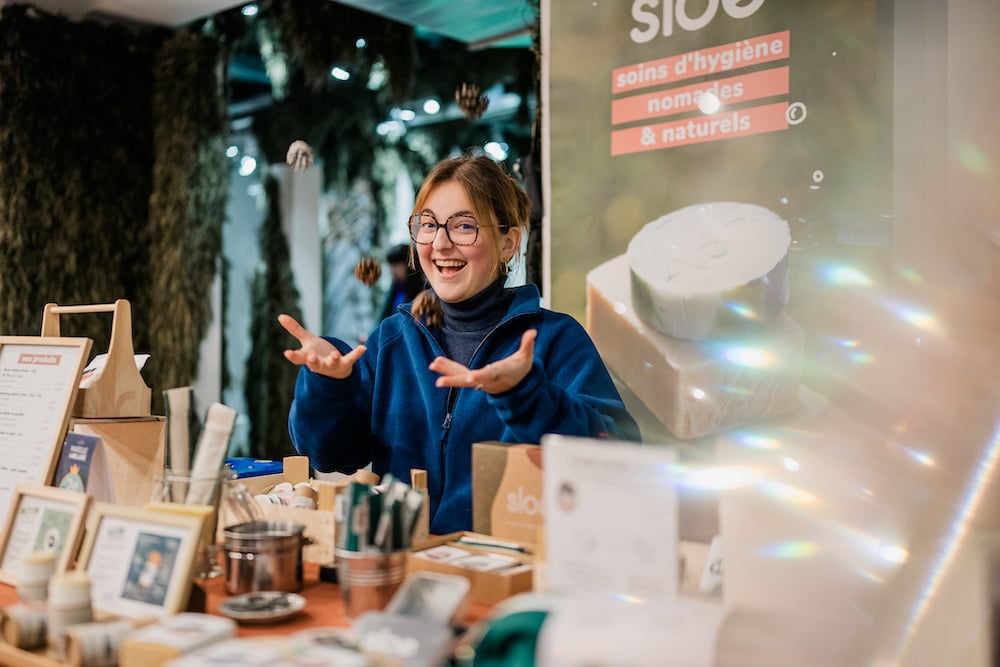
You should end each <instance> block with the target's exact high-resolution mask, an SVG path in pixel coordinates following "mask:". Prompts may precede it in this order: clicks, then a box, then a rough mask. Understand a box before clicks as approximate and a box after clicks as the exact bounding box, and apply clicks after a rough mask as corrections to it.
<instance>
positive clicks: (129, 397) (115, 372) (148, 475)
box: [42, 299, 166, 506]
mask: <svg viewBox="0 0 1000 667" xmlns="http://www.w3.org/2000/svg"><path fill="white" fill-rule="evenodd" d="M77 313H113V314H114V315H113V319H112V322H111V342H110V344H109V346H108V358H107V363H106V364H105V366H104V369H103V370H102V371H101V372H100V374H99V375H97V376H95V377H94V378H93V380H92V382H91V384H90V386H89V387H87V388H81V389H80V390H79V392H78V393H77V397H76V403H75V404H74V406H73V410H72V412H71V414H72V418H71V419H70V424H69V430H71V431H78V432H80V433H86V434H89V435H96V436H100V438H101V441H102V443H103V447H104V451H105V453H106V455H107V456H106V459H107V461H108V468H109V472H110V475H111V480H110V481H111V487H112V489H113V490H114V501H115V503H117V504H120V505H131V506H138V505H143V504H145V503H147V502H149V500H150V498H151V496H152V493H153V490H154V488H155V485H156V477H157V475H161V474H163V467H164V439H165V433H164V431H165V426H166V418H164V417H158V416H153V415H151V414H150V407H151V392H150V389H149V387H148V386H147V385H146V383H145V381H143V379H142V375H141V374H140V373H139V368H138V367H137V366H136V363H135V350H134V348H133V346H132V306H131V304H130V303H129V302H128V301H127V300H125V299H118V300H117V301H115V302H114V303H107V304H94V305H82V306H59V305H56V304H54V303H48V304H46V305H45V310H44V313H43V315H42V336H59V316H60V315H62V314H77Z"/></svg>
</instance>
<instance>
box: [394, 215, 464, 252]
mask: <svg viewBox="0 0 1000 667" xmlns="http://www.w3.org/2000/svg"><path fill="white" fill-rule="evenodd" d="M409 224H410V238H411V239H413V242H414V243H419V244H421V245H429V244H431V243H434V239H435V238H437V232H438V229H444V233H445V235H446V236H447V237H448V240H449V241H451V242H452V243H453V244H454V245H472V244H473V243H475V242H476V239H477V238H479V223H478V222H476V219H475V218H473V217H472V216H471V215H468V214H467V213H456V214H455V215H453V216H451V217H450V218H448V219H447V220H445V221H444V222H438V221H437V218H435V217H434V216H433V215H431V214H430V213H420V214H418V215H411V216H410V221H409Z"/></svg>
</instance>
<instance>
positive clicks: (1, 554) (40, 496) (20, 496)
mask: <svg viewBox="0 0 1000 667" xmlns="http://www.w3.org/2000/svg"><path fill="white" fill-rule="evenodd" d="M89 505H90V496H88V495H87V494H86V493H77V492H75V491H67V490H66V489H57V488H54V487H51V486H44V485H41V484H18V485H17V487H16V488H15V489H14V496H13V498H12V499H11V502H10V507H9V509H8V510H7V519H6V521H4V524H3V532H0V581H2V582H4V583H7V584H12V585H13V584H16V583H17V566H18V563H19V562H20V559H21V557H22V556H25V555H27V554H29V553H32V552H34V551H52V552H54V553H55V556H56V572H65V571H66V570H68V569H70V566H71V565H72V564H73V561H74V560H75V558H76V554H77V550H78V549H79V548H80V541H81V539H82V538H83V524H84V520H85V518H86V516H87V508H88V507H89Z"/></svg>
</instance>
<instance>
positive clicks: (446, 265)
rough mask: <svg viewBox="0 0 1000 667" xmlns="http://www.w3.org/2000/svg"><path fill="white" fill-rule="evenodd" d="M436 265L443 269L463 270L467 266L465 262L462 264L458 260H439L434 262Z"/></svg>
mask: <svg viewBox="0 0 1000 667" xmlns="http://www.w3.org/2000/svg"><path fill="white" fill-rule="evenodd" d="M434 263H435V264H437V265H438V266H439V267H441V268H442V269H458V268H461V267H463V266H465V262H460V261H457V260H451V261H449V260H443V261H442V260H439V261H437V262H434Z"/></svg>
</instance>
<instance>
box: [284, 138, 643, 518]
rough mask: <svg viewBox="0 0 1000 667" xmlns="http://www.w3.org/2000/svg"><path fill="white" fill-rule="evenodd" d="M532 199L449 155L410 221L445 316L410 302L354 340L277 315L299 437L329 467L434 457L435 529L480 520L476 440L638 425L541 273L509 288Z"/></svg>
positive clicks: (482, 161) (480, 163) (622, 430)
mask: <svg viewBox="0 0 1000 667" xmlns="http://www.w3.org/2000/svg"><path fill="white" fill-rule="evenodd" d="M530 208H531V205H530V202H529V200H528V197H527V195H526V194H525V193H524V191H523V190H522V189H521V187H520V185H519V184H518V183H517V182H516V181H515V180H514V179H513V178H512V177H511V176H510V175H508V174H507V173H506V172H505V170H504V169H503V168H502V167H501V166H500V165H499V164H497V163H496V162H494V161H493V160H491V159H489V158H487V157H484V156H478V157H459V158H453V159H447V160H444V161H442V162H440V163H438V164H437V166H435V167H434V169H432V170H431V172H430V174H429V175H428V177H427V179H426V180H425V182H424V184H423V186H422V187H421V189H420V192H419V193H418V194H417V197H416V204H415V206H414V208H413V215H412V216H411V217H410V220H409V228H410V235H411V240H412V241H413V242H414V246H415V254H416V255H417V257H418V258H419V261H420V266H421V268H422V269H423V271H424V273H425V274H426V276H427V279H428V281H429V283H430V285H431V288H430V290H429V292H430V294H432V295H434V296H436V297H437V299H438V301H439V302H440V306H441V311H442V315H443V317H442V319H441V322H440V324H439V325H438V324H437V323H431V322H430V321H429V320H428V319H427V318H426V317H423V316H420V315H418V314H417V313H416V312H415V308H414V307H413V306H412V305H411V304H404V305H402V306H400V307H399V308H398V309H397V312H396V313H395V314H394V315H392V316H391V317H388V318H386V319H385V320H383V321H382V322H381V324H379V325H378V326H377V327H376V328H375V330H374V331H373V332H372V333H371V335H370V336H369V337H368V339H367V341H366V345H359V346H358V347H355V348H354V349H351V347H350V346H349V345H348V344H347V343H345V342H344V341H341V340H338V339H336V338H323V337H320V336H317V335H315V334H313V333H311V332H309V331H307V330H306V329H304V328H303V327H302V326H301V325H300V324H299V323H298V322H296V321H295V320H294V319H293V318H291V317H289V316H288V315H282V316H280V317H279V321H280V322H281V324H282V326H284V327H285V329H286V330H287V331H288V332H289V333H290V334H292V336H294V337H295V338H296V339H297V340H298V343H299V348H298V349H289V350H286V351H285V357H286V358H287V359H288V360H289V361H291V362H292V363H294V364H297V365H299V366H301V368H300V370H299V376H298V380H297V382H296V388H295V397H294V399H293V402H292V407H291V411H290V414H289V429H290V433H291V436H292V441H293V442H294V444H295V447H296V449H298V451H299V452H300V453H303V454H306V455H307V456H309V459H310V463H311V465H312V466H313V467H315V468H317V469H318V470H321V471H331V470H341V471H353V470H356V469H358V468H360V467H362V466H364V465H366V464H368V463H372V464H373V469H374V470H375V472H377V473H379V474H383V475H384V474H386V473H391V474H392V475H393V476H394V477H396V478H398V479H407V478H408V475H409V474H410V470H411V469H413V468H418V469H422V470H426V471H427V473H428V493H429V496H430V522H431V523H430V530H431V532H433V533H435V534H444V533H447V532H453V531H457V530H468V529H470V528H471V527H472V500H471V487H472V484H471V482H472V480H471V478H470V475H471V470H472V466H471V453H472V445H473V443H475V442H481V441H485V440H499V441H503V442H520V443H537V442H539V441H540V440H541V437H542V436H543V435H545V434H546V433H562V434H567V435H569V434H572V435H578V436H584V437H610V438H614V439H619V440H637V439H638V438H639V432H638V429H637V427H636V424H635V422H634V421H633V419H632V417H631V416H630V415H629V414H628V412H627V411H626V409H625V406H624V403H623V402H622V399H621V397H620V396H619V394H618V391H617V390H616V389H615V386H614V384H613V382H612V380H611V377H610V375H609V374H608V372H607V370H606V369H605V367H604V364H603V363H602V361H601V359H600V357H599V356H598V354H597V351H596V349H595V348H594V345H593V343H592V342H591V340H590V338H589V336H588V335H587V333H586V331H585V330H584V329H583V327H582V326H581V325H580V324H579V323H578V322H577V321H576V320H574V319H573V318H571V317H570V316H568V315H566V314H563V313H556V312H553V311H550V310H546V309H544V308H542V307H541V305H540V299H539V293H538V289H537V288H536V287H535V286H534V285H525V286H521V287H505V282H506V274H507V270H508V267H509V266H510V264H511V262H513V261H515V258H516V257H517V252H518V250H519V248H520V245H521V244H520V241H521V237H522V235H523V234H524V233H526V231H527V227H528V220H529V213H530ZM442 220H443V221H444V222H441V221H442Z"/></svg>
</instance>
